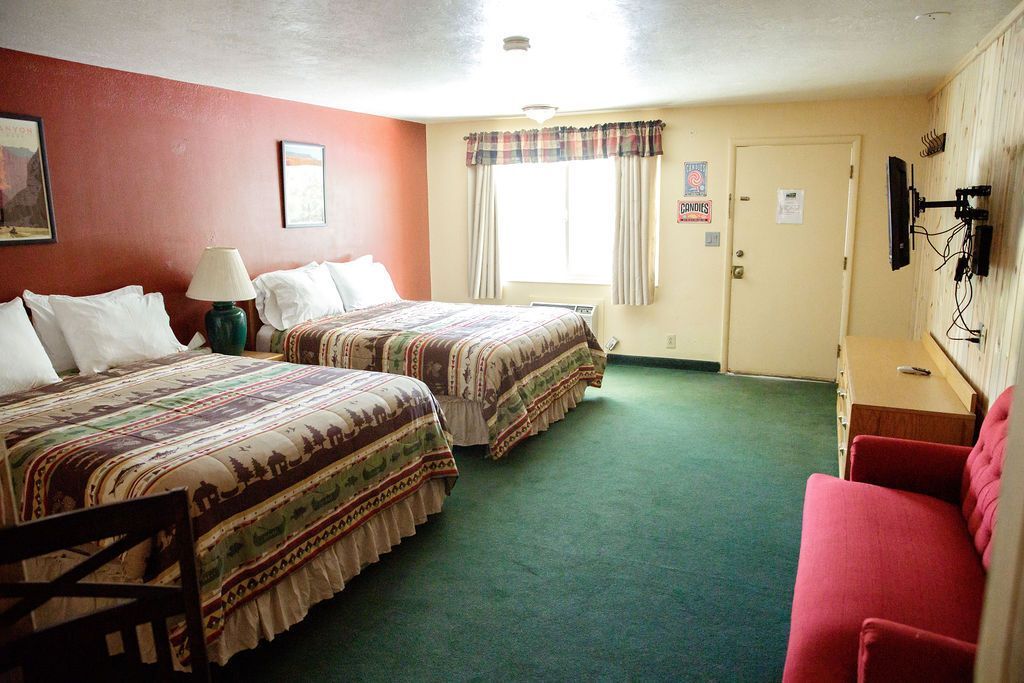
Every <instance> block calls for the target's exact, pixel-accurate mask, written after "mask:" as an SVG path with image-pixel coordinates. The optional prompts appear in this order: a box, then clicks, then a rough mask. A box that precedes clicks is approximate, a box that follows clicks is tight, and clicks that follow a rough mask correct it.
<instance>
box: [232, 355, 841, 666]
mask: <svg viewBox="0 0 1024 683" xmlns="http://www.w3.org/2000/svg"><path fill="white" fill-rule="evenodd" d="M834 396H835V391H834V385H831V384H820V383H806V382H790V381H779V380H769V379H755V378H744V377H729V376H725V375H717V374H711V373H701V372H688V371H682V370H667V369H656V368H644V367H625V366H612V367H610V368H609V369H608V373H607V376H606V378H605V386H604V388H602V389H598V390H590V391H588V392H587V398H586V400H585V401H584V402H583V403H582V404H581V405H580V406H579V407H577V408H576V410H574V411H573V412H572V413H571V414H570V415H569V416H568V417H567V419H566V420H564V421H562V422H559V423H557V424H555V425H553V426H552V428H551V429H550V430H549V431H548V432H546V433H545V434H542V435H540V436H537V437H534V438H532V439H529V440H527V441H526V442H525V443H524V444H521V445H519V446H517V447H516V449H515V450H514V451H513V452H512V453H511V454H510V456H509V457H508V458H506V459H505V460H502V461H498V462H492V461H489V460H483V459H481V457H480V452H479V451H478V450H475V449H461V450H460V451H458V452H457V458H458V463H459V469H460V471H461V477H460V479H459V482H458V484H457V486H456V487H455V490H454V491H453V493H452V495H451V497H450V498H449V500H448V503H447V504H446V506H445V509H444V511H443V512H442V513H441V514H439V515H435V516H434V517H432V518H431V519H430V521H429V522H427V524H425V525H423V526H421V527H420V528H419V531H418V532H417V534H416V535H415V536H413V537H411V538H408V539H406V540H404V541H403V542H402V544H401V545H400V546H398V547H397V548H395V549H394V551H393V552H391V553H390V554H388V555H386V556H384V557H383V558H382V560H381V561H380V562H378V563H377V564H375V565H372V566H370V567H368V568H366V569H365V570H364V571H363V573H362V574H360V575H359V576H358V577H356V578H355V579H354V580H353V581H351V582H350V583H349V585H348V586H347V587H346V588H345V590H344V591H342V592H341V593H340V594H338V595H337V596H335V597H334V598H333V599H332V600H328V601H326V602H323V603H320V604H318V605H317V606H315V607H314V608H313V609H312V610H311V611H310V614H309V616H308V617H306V619H305V620H304V621H302V622H301V623H299V624H297V625H296V626H294V627H293V628H292V629H291V630H290V631H288V632H286V633H283V634H281V635H279V636H278V637H277V638H276V639H275V640H274V641H273V642H270V643H262V644H261V645H260V646H259V647H258V648H257V649H256V650H252V651H249V652H244V653H241V654H239V655H236V656H235V658H233V659H232V661H231V662H230V663H229V664H228V665H227V666H226V667H224V668H219V667H218V668H217V669H216V671H215V674H216V676H217V678H218V679H219V680H247V681H249V680H252V681H255V680H266V681H283V680H290V681H304V682H308V683H312V682H313V681H328V680H332V681H333V680H496V679H505V680H508V679H519V680H521V679H543V680H567V679H581V678H585V679H608V680H624V679H633V680H635V679H646V680H650V679H660V680H730V681H733V680H737V681H767V680H778V679H779V677H780V676H781V674H782V665H783V662H784V659H785V651H786V639H787V636H788V632H789V607H790V600H791V598H792V590H793V579H794V576H795V571H796V561H797V553H798V550H799V543H800V515H801V505H802V500H803V491H804V483H805V481H806V479H807V477H808V475H809V474H810V473H812V472H819V471H825V472H832V471H834V470H835V467H836V463H835V429H834V426H833V423H834V421H835V411H834V410H835V409H834Z"/></svg>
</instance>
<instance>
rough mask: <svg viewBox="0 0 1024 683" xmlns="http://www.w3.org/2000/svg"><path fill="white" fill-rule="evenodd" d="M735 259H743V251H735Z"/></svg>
mask: <svg viewBox="0 0 1024 683" xmlns="http://www.w3.org/2000/svg"><path fill="white" fill-rule="evenodd" d="M736 258H743V250H742V249H737V250H736Z"/></svg>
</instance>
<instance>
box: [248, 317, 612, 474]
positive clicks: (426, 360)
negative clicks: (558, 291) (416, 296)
mask: <svg viewBox="0 0 1024 683" xmlns="http://www.w3.org/2000/svg"><path fill="white" fill-rule="evenodd" d="M261 317H262V316H261ZM250 319H252V320H255V318H254V317H253V316H252V315H250ZM255 347H256V350H260V351H274V352H278V353H282V354H284V357H285V360H288V361H291V362H294V363H305V364H315V365H326V366H333V367H345V368H354V369H360V370H377V371H382V372H388V373H395V374H402V375H408V376H410V377H415V378H417V379H420V380H422V381H423V382H424V383H425V384H426V385H427V386H428V387H429V388H430V390H431V391H432V392H434V395H435V396H436V397H437V400H438V402H439V403H440V404H441V408H442V409H443V411H444V414H445V417H446V419H447V421H448V424H449V427H450V429H451V432H452V435H453V438H454V443H455V444H456V445H460V446H468V445H475V444H487V446H488V451H489V454H490V456H491V457H492V458H495V459H497V458H501V457H503V456H505V455H506V454H508V452H509V450H510V449H511V448H512V447H513V446H515V445H516V444H517V443H519V442H520V441H522V440H523V439H525V438H527V437H529V436H531V435H533V434H536V433H538V432H540V431H543V430H545V429H547V427H548V425H549V424H551V423H552V422H555V421H557V420H560V419H562V418H563V417H564V416H565V414H566V413H567V412H568V411H569V410H571V409H572V408H573V407H575V406H576V404H577V403H579V402H580V401H581V400H582V399H583V394H584V392H585V391H586V389H587V387H588V386H591V387H600V386H601V380H602V377H603V375H604V367H605V353H604V351H603V350H602V349H601V346H600V345H599V344H598V342H597V340H596V339H595V338H594V335H593V334H592V333H591V331H590V329H589V328H588V327H587V325H586V323H585V322H584V321H583V319H582V318H581V317H580V316H579V315H578V314H576V313H573V312H570V311H565V310H562V309H558V308H547V307H537V308H529V307H521V306H488V305H480V304H450V303H440V302H423V301H404V300H396V301H390V302H387V303H382V304H378V305H373V306H369V307H366V308H362V309H360V310H354V311H351V312H348V313H339V314H334V315H328V316H324V317H319V318H315V319H312V320H307V321H305V322H300V323H298V324H296V325H294V326H291V327H288V328H287V329H276V328H273V327H271V326H269V325H264V326H263V327H262V328H260V329H259V331H258V333H257V334H256V335H255Z"/></svg>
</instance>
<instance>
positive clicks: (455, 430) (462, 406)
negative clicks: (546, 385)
mask: <svg viewBox="0 0 1024 683" xmlns="http://www.w3.org/2000/svg"><path fill="white" fill-rule="evenodd" d="M588 386H589V384H588V383H587V382H585V381H583V382H577V383H576V386H575V387H573V388H572V389H571V390H569V391H567V392H566V393H565V395H564V396H562V397H561V398H558V399H556V400H555V401H554V402H552V404H551V405H550V406H548V408H547V410H545V411H544V412H542V413H541V414H540V415H538V416H537V418H536V419H534V420H532V421H531V424H530V434H529V435H530V436H533V435H534V434H538V433H540V432H544V431H547V429H548V427H550V426H551V424H552V423H554V422H558V421H559V420H561V419H562V418H564V417H565V415H566V413H568V412H569V411H570V410H572V409H573V408H575V407H576V405H577V404H578V403H579V402H580V401H582V400H583V394H584V393H585V392H586V390H587V387H588ZM436 398H437V402H438V403H439V404H440V405H441V412H443V413H444V419H445V421H447V422H448V430H449V431H450V432H451V434H452V439H453V440H454V441H455V445H456V446H479V445H482V444H486V443H488V434H487V423H486V422H485V421H484V416H483V413H482V412H481V410H480V407H481V404H480V402H479V401H467V400H466V399H462V398H450V397H448V396H437V397H436Z"/></svg>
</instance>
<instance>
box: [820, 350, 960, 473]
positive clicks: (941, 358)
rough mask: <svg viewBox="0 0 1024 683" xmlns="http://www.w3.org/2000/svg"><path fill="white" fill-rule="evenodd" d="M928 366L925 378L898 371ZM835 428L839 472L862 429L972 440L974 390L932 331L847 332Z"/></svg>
mask: <svg viewBox="0 0 1024 683" xmlns="http://www.w3.org/2000/svg"><path fill="white" fill-rule="evenodd" d="M900 365H914V366H917V367H922V368H927V369H928V370H931V372H932V374H931V375H930V376H928V377H924V376H921V375H907V374H903V373H901V372H898V371H897V370H896V368H897V367H898V366H900ZM837 385H838V386H837V388H836V393H837V396H836V418H837V425H836V429H837V432H838V440H839V476H841V477H843V478H849V475H848V473H847V468H846V458H847V454H849V452H850V444H851V443H853V439H854V437H856V436H859V435H861V434H875V435H877V436H893V437H899V438H903V439H915V440H917V441H934V442H938V443H950V444H957V445H961V446H970V445H972V444H973V443H974V423H975V412H974V411H975V409H976V408H977V402H978V395H977V393H975V391H974V389H972V388H971V385H970V384H968V382H967V380H966V379H964V377H963V375H961V374H960V372H959V371H958V370H957V369H956V367H955V366H954V365H953V364H952V362H950V360H949V358H947V357H946V354H945V353H943V351H942V349H941V348H939V345H938V344H937V343H935V340H934V339H932V338H931V336H927V337H925V338H924V339H922V340H921V341H909V340H903V339H877V338H873V337H847V338H846V339H845V340H844V341H843V345H842V348H841V351H840V354H839V373H838V379H837Z"/></svg>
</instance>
